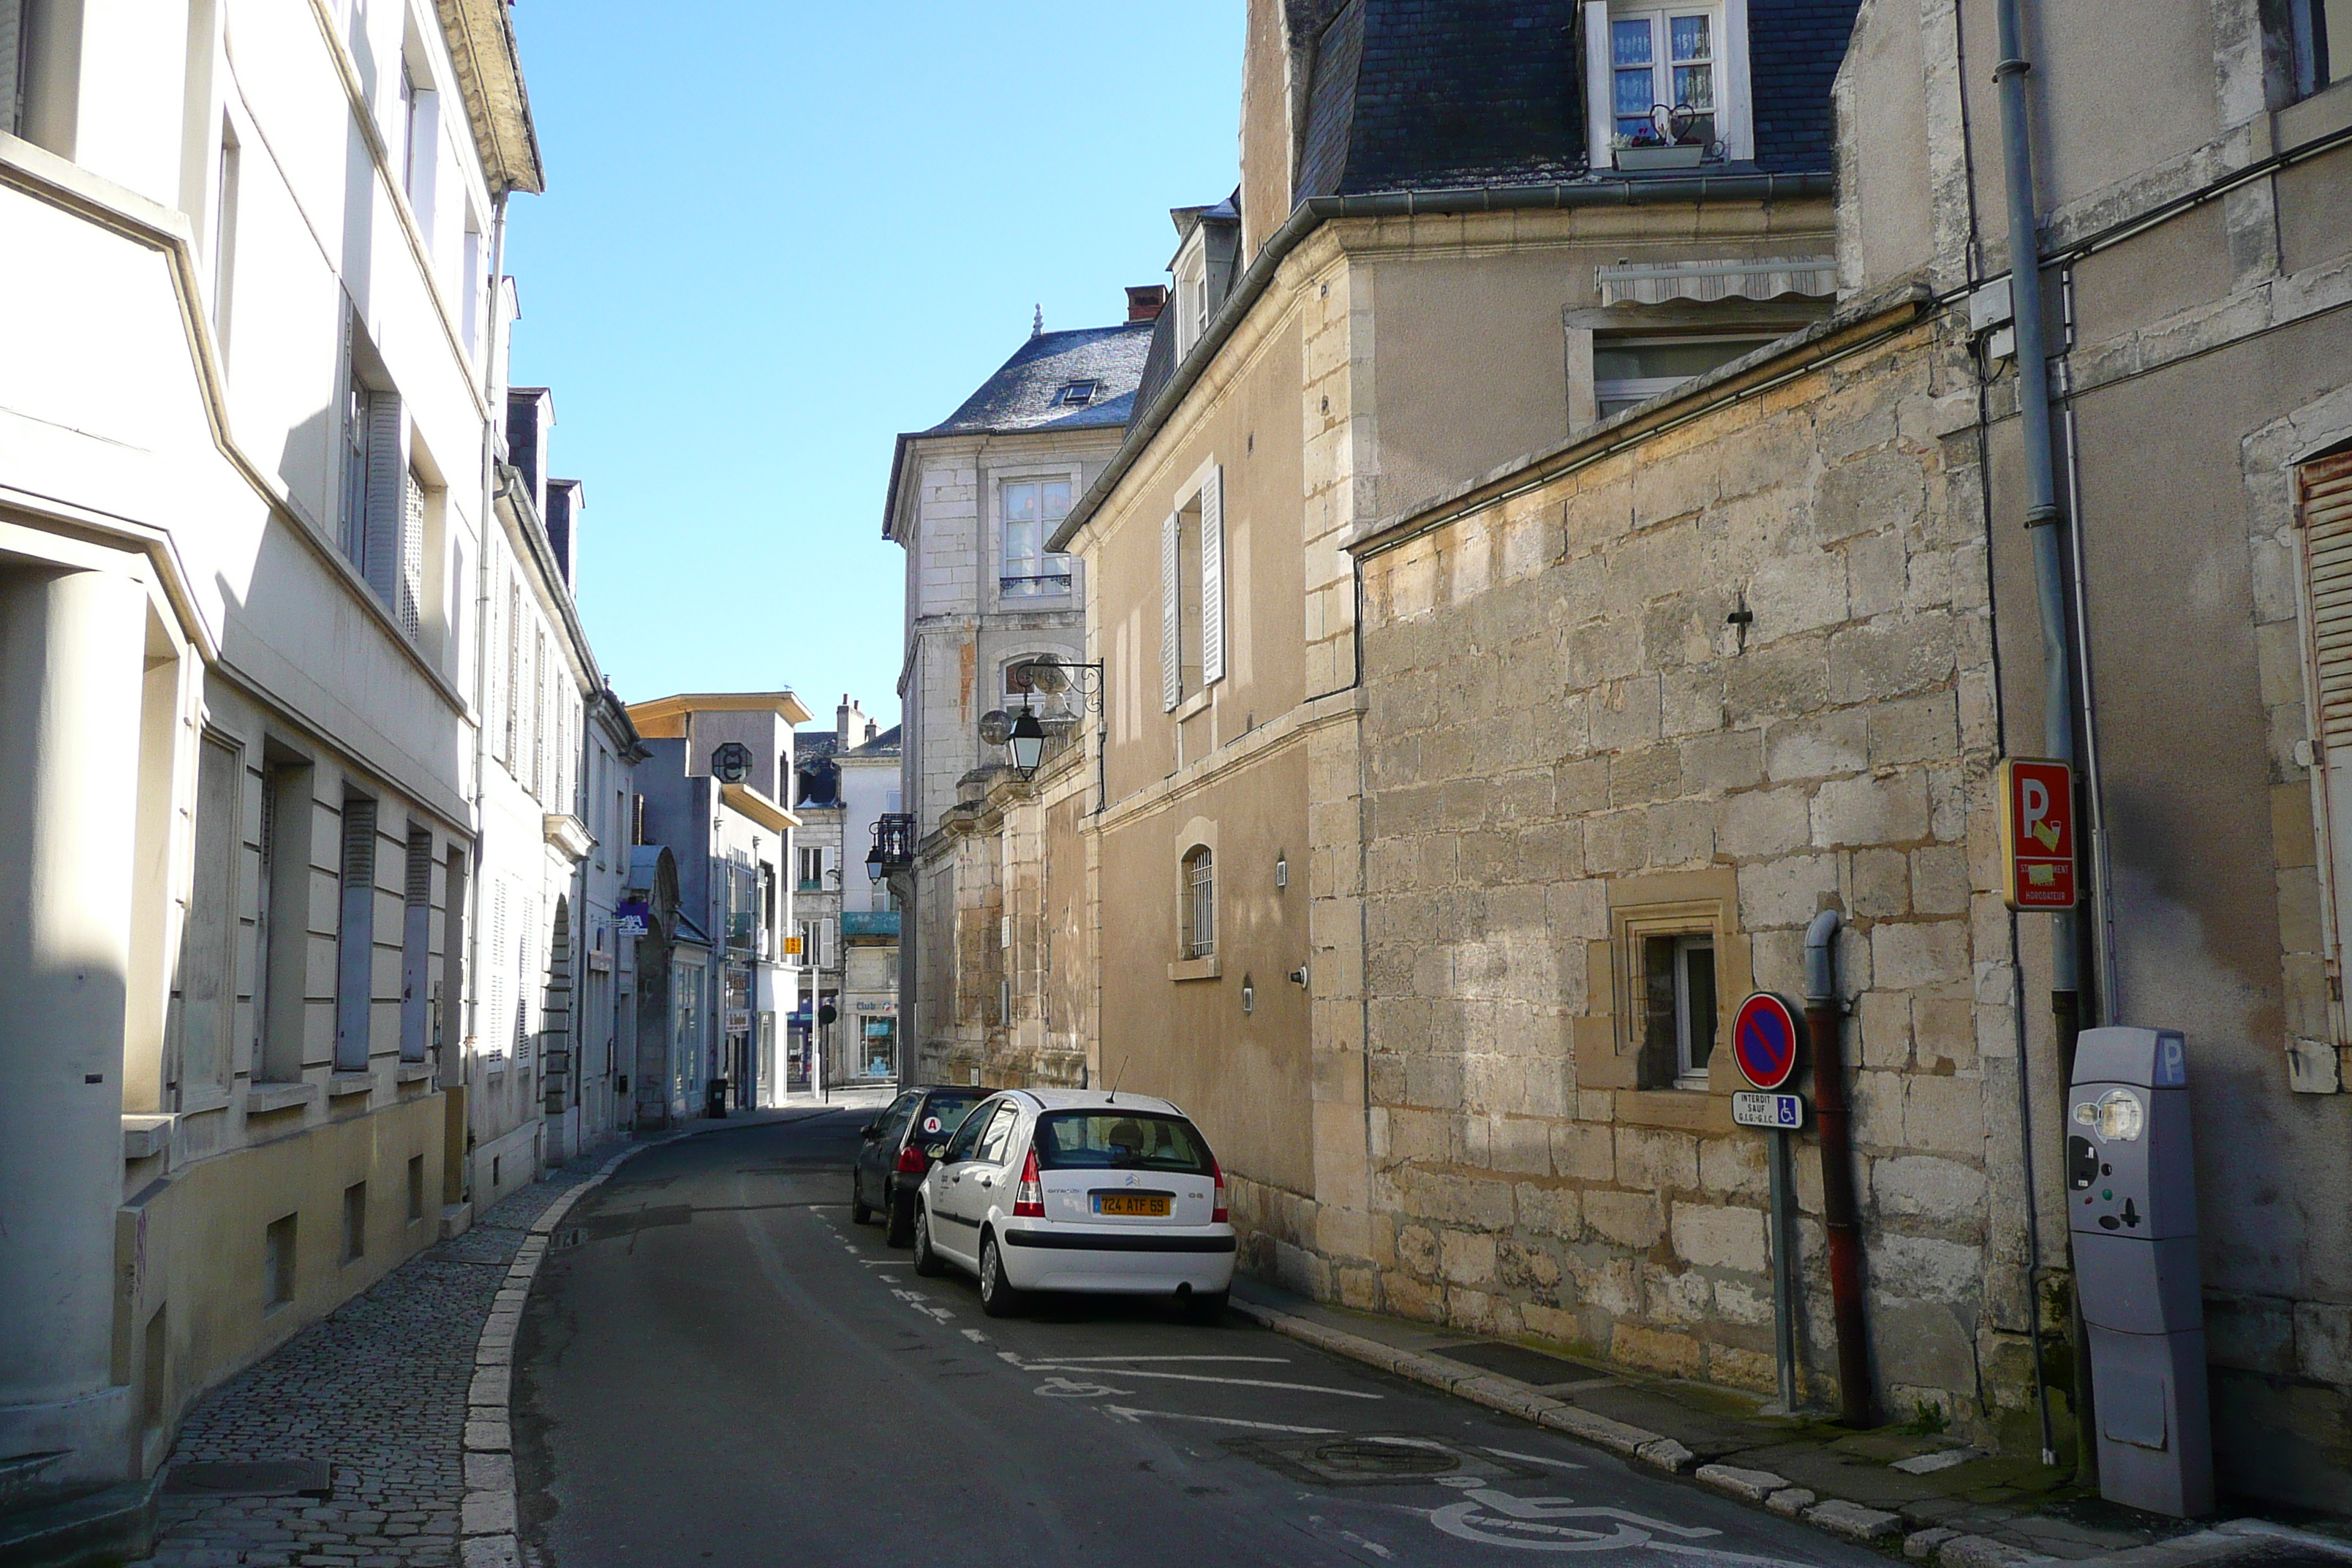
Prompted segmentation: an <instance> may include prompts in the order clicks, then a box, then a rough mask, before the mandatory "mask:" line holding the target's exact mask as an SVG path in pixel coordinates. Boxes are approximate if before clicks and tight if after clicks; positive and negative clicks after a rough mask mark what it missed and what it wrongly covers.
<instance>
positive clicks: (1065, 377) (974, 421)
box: [923, 321, 1151, 436]
mask: <svg viewBox="0 0 2352 1568" xmlns="http://www.w3.org/2000/svg"><path fill="white" fill-rule="evenodd" d="M1150 346H1151V323H1150V322H1149V321H1130V322H1123V323H1121V324H1120V325H1118V326H1116V327H1083V328H1079V329H1076V330H1075V331H1064V332H1043V333H1040V334H1038V335H1037V336H1036V337H1034V338H1031V339H1030V340H1029V341H1028V342H1025V343H1023V344H1022V345H1021V347H1020V348H1019V349H1017V350H1015V351H1014V353H1013V357H1012V358H1011V359H1008V360H1006V361H1005V362H1004V363H1003V366H1002V367H1000V368H999V369H998V371H997V372H996V374H994V375H992V376H990V377H989V378H988V379H987V380H986V381H984V382H982V384H981V386H980V390H979V391H977V392H975V393H973V394H972V395H971V396H970V397H967V398H965V399H964V401H963V406H962V407H961V408H959V409H957V410H956V411H955V412H954V413H953V414H951V415H950V416H948V417H947V418H946V419H944V420H942V421H941V422H940V423H939V424H937V425H934V426H931V427H930V428H929V430H926V431H924V432H923V434H924V435H926V436H962V435H977V434H980V433H982V432H987V433H991V434H1001V433H1004V432H1010V431H1016V430H1087V429H1097V428H1116V427H1117V426H1121V425H1124V424H1126V423H1127V421H1128V416H1129V415H1130V414H1131V413H1133V411H1134V404H1135V384H1136V382H1137V380H1138V379H1139V377H1140V376H1141V375H1142V374H1143V359H1144V354H1145V353H1146V352H1147V351H1148V350H1149V349H1150ZM1081 381H1091V382H1094V383H1096V384H1097V385H1096V389H1095V395H1094V398H1093V400H1092V401H1091V402H1089V403H1087V404H1086V405H1083V406H1080V407H1072V406H1070V405H1066V404H1065V403H1063V402H1061V401H1060V395H1061V393H1062V390H1063V389H1064V388H1065V387H1066V386H1068V385H1070V384H1072V383H1073V382H1081Z"/></svg>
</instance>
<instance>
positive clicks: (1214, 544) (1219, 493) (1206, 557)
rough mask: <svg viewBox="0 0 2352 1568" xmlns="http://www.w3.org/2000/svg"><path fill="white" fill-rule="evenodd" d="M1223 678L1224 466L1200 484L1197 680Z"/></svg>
mask: <svg viewBox="0 0 2352 1568" xmlns="http://www.w3.org/2000/svg"><path fill="white" fill-rule="evenodd" d="M1224 678H1225V470H1224V469H1223V468H1211V469H1210V470H1209V482H1208V483H1207V484H1205V485H1203V486H1202V488H1201V684H1202V686H1204V687H1205V686H1209V685H1212V684H1213V683H1214V682H1216V681H1220V680H1223V679H1224Z"/></svg>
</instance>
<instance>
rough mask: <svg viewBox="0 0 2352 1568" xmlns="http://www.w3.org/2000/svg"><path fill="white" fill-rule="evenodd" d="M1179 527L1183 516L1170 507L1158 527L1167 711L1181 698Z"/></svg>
mask: <svg viewBox="0 0 2352 1568" xmlns="http://www.w3.org/2000/svg"><path fill="white" fill-rule="evenodd" d="M1183 529H1184V521H1183V519H1181V518H1180V517H1178V516H1177V515H1176V514H1175V513H1174V512H1172V511H1171V512H1170V513H1169V514H1168V521H1166V522H1164V523H1162V524H1161V525H1160V709H1161V710H1162V711H1163V712H1171V713H1172V712H1174V711H1175V710H1176V704H1178V703H1179V702H1181V701H1183V700H1184V643H1183V624H1182V623H1183V614H1184V601H1183V595H1182V590H1181V584H1179V583H1178V582H1177V574H1178V573H1179V572H1181V570H1182V566H1181V562H1182V559H1183V551H1182V549H1181V540H1182V537H1183Z"/></svg>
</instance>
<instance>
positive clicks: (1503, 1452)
mask: <svg viewBox="0 0 2352 1568" xmlns="http://www.w3.org/2000/svg"><path fill="white" fill-rule="evenodd" d="M1486 1452H1488V1453H1490V1454H1492V1455H1494V1456H1495V1457H1496V1458H1502V1459H1523V1460H1525V1461H1526V1462H1527V1463H1528V1464H1530V1465H1550V1466H1552V1467H1554V1468H1557V1469H1562V1470H1580V1469H1582V1468H1584V1467H1583V1466H1582V1465H1571V1464H1570V1463H1569V1462H1568V1461H1567V1460H1566V1459H1551V1458H1545V1457H1544V1456H1543V1455H1541V1454H1515V1453H1513V1452H1511V1450H1510V1449H1508V1448H1489V1449H1487V1450H1486Z"/></svg>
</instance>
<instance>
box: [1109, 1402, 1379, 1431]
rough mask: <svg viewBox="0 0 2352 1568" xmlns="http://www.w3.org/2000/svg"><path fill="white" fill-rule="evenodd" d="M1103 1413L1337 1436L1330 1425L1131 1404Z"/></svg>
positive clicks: (1124, 1416) (1124, 1417)
mask: <svg viewBox="0 0 2352 1568" xmlns="http://www.w3.org/2000/svg"><path fill="white" fill-rule="evenodd" d="M1103 1414H1105V1415H1116V1416H1118V1417H1119V1418H1120V1419H1122V1420H1124V1421H1128V1422H1133V1421H1136V1420H1138V1419H1139V1418H1140V1417H1142V1416H1146V1415H1149V1416H1150V1417H1151V1418H1152V1419H1153V1420H1155V1421H1199V1422H1203V1423H1205V1424H1207V1425H1208V1426H1246V1427H1248V1428H1249V1429H1250V1430H1251V1431H1253V1432H1288V1433H1292V1434H1294V1435H1296V1436H1301V1437H1336V1436H1339V1431H1338V1429H1337V1428H1336V1427H1330V1426H1284V1425H1283V1424H1282V1423H1281V1422H1279V1421H1243V1420H1240V1419H1238V1418H1236V1417H1234V1416H1231V1415H1185V1414H1184V1413H1183V1412H1181V1411H1177V1410H1138V1409H1136V1408H1135V1407H1134V1406H1133V1405H1104V1406H1103Z"/></svg>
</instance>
